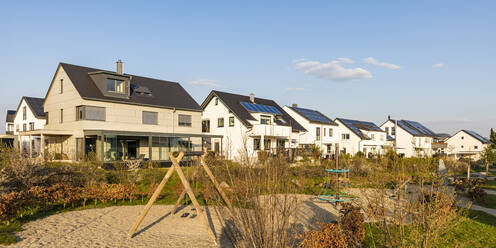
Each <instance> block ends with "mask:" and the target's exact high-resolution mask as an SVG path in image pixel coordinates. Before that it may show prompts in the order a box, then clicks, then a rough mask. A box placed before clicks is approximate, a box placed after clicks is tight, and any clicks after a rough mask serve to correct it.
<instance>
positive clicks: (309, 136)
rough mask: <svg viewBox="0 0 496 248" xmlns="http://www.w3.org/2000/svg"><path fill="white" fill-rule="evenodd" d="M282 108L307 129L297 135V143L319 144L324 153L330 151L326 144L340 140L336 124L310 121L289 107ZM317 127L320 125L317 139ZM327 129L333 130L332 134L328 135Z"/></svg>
mask: <svg viewBox="0 0 496 248" xmlns="http://www.w3.org/2000/svg"><path fill="white" fill-rule="evenodd" d="M283 109H284V111H286V112H287V113H288V114H289V115H290V116H291V117H293V119H295V120H296V121H297V122H298V123H299V124H300V125H302V126H303V127H304V128H305V129H306V130H307V132H303V133H301V135H299V144H305V145H310V144H315V145H319V147H320V149H321V150H322V151H323V152H324V153H326V154H329V153H330V152H331V151H327V145H328V144H335V143H337V142H338V141H339V140H340V138H341V137H340V135H339V133H338V127H337V126H334V125H325V124H316V123H311V122H310V121H308V120H307V119H305V118H304V117H302V116H301V115H300V114H298V113H296V112H295V111H294V110H293V109H291V108H290V107H288V106H284V107H283ZM317 127H320V136H321V139H320V140H317V136H316V129H317ZM324 129H325V136H324ZM329 129H332V130H333V131H332V133H333V135H332V136H329ZM332 149H334V148H332Z"/></svg>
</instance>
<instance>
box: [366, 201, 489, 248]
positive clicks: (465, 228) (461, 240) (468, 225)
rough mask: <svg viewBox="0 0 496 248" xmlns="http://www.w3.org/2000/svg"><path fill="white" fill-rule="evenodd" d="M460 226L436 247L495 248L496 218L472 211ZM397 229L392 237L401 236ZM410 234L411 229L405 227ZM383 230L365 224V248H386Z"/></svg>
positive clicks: (450, 231)
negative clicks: (381, 238) (381, 237)
mask: <svg viewBox="0 0 496 248" xmlns="http://www.w3.org/2000/svg"><path fill="white" fill-rule="evenodd" d="M460 218H461V221H460V222H459V224H458V225H455V226H453V227H451V228H450V229H449V230H448V231H447V232H446V233H444V234H443V235H442V236H441V237H440V239H439V241H438V242H437V243H436V244H435V246H434V247H454V245H455V244H456V245H457V247H471V248H472V247H474V248H475V247H493V246H494V244H496V217H495V216H492V215H490V214H487V213H485V212H482V211H476V210H470V211H469V212H468V214H467V216H462V217H460ZM395 229H397V228H390V230H391V231H392V232H394V233H393V234H392V235H399V233H398V231H397V230H395ZM405 230H406V233H408V230H409V227H408V226H407V227H405ZM380 232H381V230H380V229H379V228H378V227H377V224H376V223H366V224H365V239H364V242H363V245H364V247H386V244H384V242H385V241H381V240H379V237H380V236H381V235H380V234H381V233H380Z"/></svg>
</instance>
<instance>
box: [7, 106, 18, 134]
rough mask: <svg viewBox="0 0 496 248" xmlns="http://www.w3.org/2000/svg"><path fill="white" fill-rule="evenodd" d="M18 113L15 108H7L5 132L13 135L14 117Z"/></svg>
mask: <svg viewBox="0 0 496 248" xmlns="http://www.w3.org/2000/svg"><path fill="white" fill-rule="evenodd" d="M15 115H16V111H15V110H7V115H6V116H5V134H7V135H13V134H14V131H15V129H14V127H15V126H14V118H15Z"/></svg>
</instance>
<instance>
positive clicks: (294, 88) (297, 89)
mask: <svg viewBox="0 0 496 248" xmlns="http://www.w3.org/2000/svg"><path fill="white" fill-rule="evenodd" d="M304 90H305V88H301V87H288V88H286V91H304Z"/></svg>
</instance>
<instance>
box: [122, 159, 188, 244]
mask: <svg viewBox="0 0 496 248" xmlns="http://www.w3.org/2000/svg"><path fill="white" fill-rule="evenodd" d="M183 156H184V154H183V153H182V152H181V153H180V154H179V156H178V157H177V158H178V159H179V160H181V159H182V158H183ZM174 169H175V167H174V166H171V167H170V168H169V170H168V171H167V174H165V176H164V178H163V179H162V182H160V184H159V185H158V187H157V189H156V190H155V192H153V195H152V197H151V198H150V200H149V201H148V203H147V204H146V206H145V209H144V210H143V212H142V213H141V215H140V216H139V217H138V220H136V223H135V224H134V226H133V227H132V228H131V230H129V234H128V236H129V237H132V236H133V234H134V233H135V232H136V229H138V226H139V225H140V224H141V222H142V221H143V219H144V218H145V216H146V214H147V213H148V211H150V208H151V207H152V205H153V203H154V202H155V201H156V200H157V198H158V196H159V195H160V192H161V191H162V189H163V188H164V186H165V184H166V183H167V181H168V180H169V178H170V177H171V176H172V173H173V172H174Z"/></svg>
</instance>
